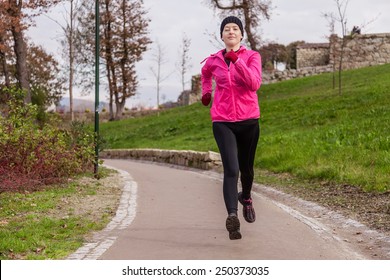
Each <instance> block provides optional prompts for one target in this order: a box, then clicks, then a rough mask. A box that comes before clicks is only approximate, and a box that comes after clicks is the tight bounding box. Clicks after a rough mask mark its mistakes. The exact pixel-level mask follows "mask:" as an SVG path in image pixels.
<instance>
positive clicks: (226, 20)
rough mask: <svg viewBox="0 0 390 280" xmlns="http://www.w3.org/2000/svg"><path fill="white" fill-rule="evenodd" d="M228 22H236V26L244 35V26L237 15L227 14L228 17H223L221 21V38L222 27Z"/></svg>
mask: <svg viewBox="0 0 390 280" xmlns="http://www.w3.org/2000/svg"><path fill="white" fill-rule="evenodd" d="M228 23H235V24H237V25H238V27H239V28H240V30H241V35H242V36H243V37H244V27H243V26H242V22H241V20H240V19H239V18H238V17H235V16H229V17H227V18H225V19H224V20H223V21H222V23H221V38H222V32H223V29H224V28H225V25H226V24H228Z"/></svg>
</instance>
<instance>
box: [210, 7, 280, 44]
mask: <svg viewBox="0 0 390 280" xmlns="http://www.w3.org/2000/svg"><path fill="white" fill-rule="evenodd" d="M207 2H208V3H209V4H210V5H211V7H213V8H214V9H215V10H217V9H218V10H220V16H221V17H225V16H226V15H227V14H229V15H232V14H233V15H236V16H238V17H240V18H242V19H243V20H244V29H245V33H246V36H247V41H248V42H249V45H250V47H251V49H253V50H256V51H259V50H260V45H261V36H260V35H259V32H258V29H259V28H260V26H261V21H262V20H263V19H265V20H269V19H270V18H271V10H272V9H273V7H272V0H207Z"/></svg>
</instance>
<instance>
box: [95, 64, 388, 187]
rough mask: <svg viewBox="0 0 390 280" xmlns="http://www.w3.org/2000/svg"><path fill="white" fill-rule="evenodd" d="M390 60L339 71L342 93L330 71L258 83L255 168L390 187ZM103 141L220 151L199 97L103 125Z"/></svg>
mask: <svg viewBox="0 0 390 280" xmlns="http://www.w3.org/2000/svg"><path fill="white" fill-rule="evenodd" d="M389 71H390V65H389V64H388V65H382V66H376V67H369V68H364V69H359V70H350V71H345V74H344V75H345V78H344V81H345V82H344V85H345V86H344V92H345V94H344V95H342V96H341V95H339V94H337V93H336V92H335V91H334V90H333V89H332V86H331V84H332V77H331V74H323V75H319V76H315V77H307V78H302V79H296V80H290V81H284V82H279V83H276V84H270V85H263V86H262V87H261V89H260V90H259V100H260V104H261V112H262V117H261V137H260V142H259V145H258V152H257V156H256V161H255V167H256V169H257V172H256V173H258V174H259V173H261V172H262V171H264V170H268V171H271V172H276V173H289V174H290V175H293V176H295V177H296V178H301V179H309V180H320V181H327V182H334V183H342V184H349V185H354V186H359V187H361V188H363V189H364V190H365V191H374V192H384V191H388V190H389V189H390V135H389V134H388V131H390V123H389V122H388V120H389V118H390V108H389V107H388V106H387V104H389V102H390V94H389V90H390V79H389V77H388V75H387V73H388V72H389ZM101 135H102V136H103V137H104V138H105V140H106V141H107V143H108V147H109V148H162V149H190V150H200V151H207V150H212V151H218V150H217V146H216V144H215V141H214V139H213V135H212V130H211V121H210V116H209V109H208V108H205V107H202V106H201V105H200V104H193V105H192V106H189V107H183V108H175V109H172V110H169V111H165V112H163V113H161V114H160V118H155V117H153V116H146V117H141V118H136V119H127V120H122V121H120V122H116V123H106V124H102V125H101Z"/></svg>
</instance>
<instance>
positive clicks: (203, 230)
mask: <svg viewBox="0 0 390 280" xmlns="http://www.w3.org/2000/svg"><path fill="white" fill-rule="evenodd" d="M105 164H106V165H108V166H111V167H114V168H116V169H119V170H122V172H124V173H125V174H128V175H130V176H128V177H127V180H128V181H131V182H130V183H131V184H130V185H128V188H127V190H125V196H124V197H122V202H121V205H122V208H123V204H126V205H127V206H125V207H124V208H123V209H122V210H120V209H119V210H120V211H119V212H122V214H120V215H119V218H118V217H116V219H117V221H113V222H112V223H110V224H109V225H108V227H107V228H106V229H105V231H103V232H102V233H100V241H99V242H92V243H90V244H87V245H85V246H84V247H83V248H80V249H79V251H78V252H76V253H75V254H73V255H72V256H71V257H70V259H72V258H73V259H106V260H107V259H108V260H164V259H167V260H174V259H179V260H187V259H193V260H196V259H206V260H212V259H218V260H223V259H273V260H285V259H288V260H290V259H299V260H305V259H315V260H320V259H344V260H345V259H367V258H368V257H367V256H363V255H361V254H360V253H358V252H357V250H354V249H353V248H351V246H349V245H348V243H346V242H345V241H344V240H340V238H337V237H336V238H335V237H334V236H333V235H332V232H329V231H327V230H324V228H326V227H323V226H322V225H321V224H320V223H318V222H316V221H313V220H311V219H310V218H306V217H305V216H304V215H301V214H300V213H298V212H296V211H294V210H291V209H290V208H289V207H287V206H285V205H284V204H281V203H277V202H275V201H273V200H270V199H267V198H266V197H265V196H263V195H261V194H260V193H258V192H254V195H253V199H254V206H255V209H256V214H257V220H256V222H255V223H253V224H248V223H246V222H245V220H244V219H243V218H242V216H241V210H242V208H241V206H239V211H240V216H239V217H240V221H241V233H242V235H243V238H242V239H241V240H229V238H228V232H227V231H226V229H225V220H226V212H225V208H224V202H223V197H222V189H221V185H222V183H221V175H220V174H218V173H213V172H207V171H197V170H191V169H184V168H173V167H170V166H166V165H158V164H153V163H145V162H139V161H132V160H105ZM117 216H118V214H117ZM114 220H115V219H114ZM98 239H99V238H98Z"/></svg>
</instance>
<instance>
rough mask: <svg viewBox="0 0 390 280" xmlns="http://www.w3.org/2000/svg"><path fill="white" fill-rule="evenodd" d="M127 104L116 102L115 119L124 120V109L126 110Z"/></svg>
mask: <svg viewBox="0 0 390 280" xmlns="http://www.w3.org/2000/svg"><path fill="white" fill-rule="evenodd" d="M125 100H126V99H125ZM125 104H126V102H119V101H116V102H115V105H116V113H115V119H116V120H120V119H121V118H122V113H123V109H124V108H125Z"/></svg>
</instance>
